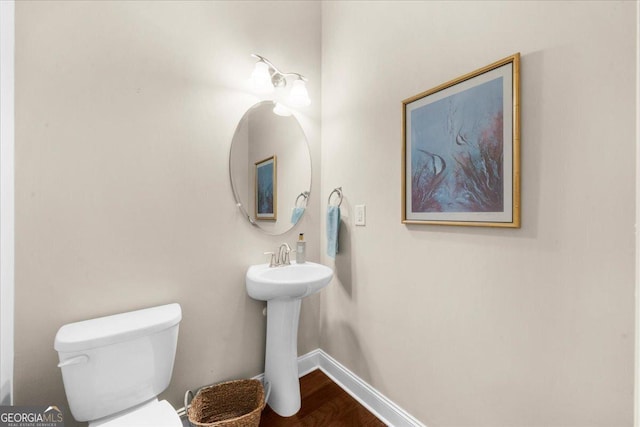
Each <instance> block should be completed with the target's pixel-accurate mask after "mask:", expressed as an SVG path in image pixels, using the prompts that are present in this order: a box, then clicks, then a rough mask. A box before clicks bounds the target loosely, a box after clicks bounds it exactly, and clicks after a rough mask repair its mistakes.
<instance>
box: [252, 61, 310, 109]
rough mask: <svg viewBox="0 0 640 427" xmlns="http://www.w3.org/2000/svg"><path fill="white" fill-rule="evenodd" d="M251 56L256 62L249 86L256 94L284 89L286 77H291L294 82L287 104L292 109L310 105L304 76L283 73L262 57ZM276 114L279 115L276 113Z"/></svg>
mask: <svg viewBox="0 0 640 427" xmlns="http://www.w3.org/2000/svg"><path fill="white" fill-rule="evenodd" d="M251 56H253V57H254V58H256V59H257V60H258V62H256V66H255V68H254V69H253V73H251V79H250V81H251V85H252V86H253V89H254V90H255V91H256V92H259V93H272V92H274V90H275V88H284V87H286V86H287V77H293V78H295V80H294V81H293V87H292V88H291V92H290V93H289V99H288V104H289V105H291V106H293V107H307V106H308V105H309V104H311V99H309V92H307V86H306V82H307V78H306V77H305V76H303V75H302V74H299V73H283V72H282V71H280V70H278V68H276V66H275V65H273V64H272V63H271V61H269V60H268V59H267V58H265V57H264V56H260V55H258V54H255V53H252V54H251ZM276 108H277V106H276ZM274 112H275V109H274ZM276 114H279V113H278V112H276Z"/></svg>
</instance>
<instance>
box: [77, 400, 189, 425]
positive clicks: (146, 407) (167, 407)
mask: <svg viewBox="0 0 640 427" xmlns="http://www.w3.org/2000/svg"><path fill="white" fill-rule="evenodd" d="M146 426H149V427H182V421H181V420H180V417H179V416H178V413H177V412H176V410H175V409H174V408H173V406H171V404H170V403H169V402H167V401H166V400H161V401H158V399H153V400H151V401H149V402H147V403H144V404H142V405H140V406H138V407H136V408H135V409H133V410H130V411H125V412H124V413H122V412H121V413H120V414H119V415H115V416H111V417H107V418H103V419H102V420H96V421H95V422H92V423H89V427H146Z"/></svg>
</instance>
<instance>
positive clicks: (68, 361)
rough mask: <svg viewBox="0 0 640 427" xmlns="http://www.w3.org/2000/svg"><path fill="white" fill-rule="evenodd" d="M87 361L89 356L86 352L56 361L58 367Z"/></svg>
mask: <svg viewBox="0 0 640 427" xmlns="http://www.w3.org/2000/svg"><path fill="white" fill-rule="evenodd" d="M88 361H89V356H87V355H86V354H81V355H79V356H74V357H71V358H69V359H66V360H63V361H61V362H60V363H58V368H63V367H65V366H71V365H78V364H80V363H87V362H88Z"/></svg>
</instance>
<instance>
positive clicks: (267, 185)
mask: <svg viewBox="0 0 640 427" xmlns="http://www.w3.org/2000/svg"><path fill="white" fill-rule="evenodd" d="M255 165H256V173H255V175H256V185H255V192H256V197H255V201H256V204H255V206H256V212H255V214H256V215H255V218H256V219H258V220H269V221H275V220H276V219H277V218H278V206H277V189H278V185H277V176H278V169H277V162H276V156H275V154H274V155H273V156H271V157H267V158H266V159H264V160H260V161H259V162H256V163H255Z"/></svg>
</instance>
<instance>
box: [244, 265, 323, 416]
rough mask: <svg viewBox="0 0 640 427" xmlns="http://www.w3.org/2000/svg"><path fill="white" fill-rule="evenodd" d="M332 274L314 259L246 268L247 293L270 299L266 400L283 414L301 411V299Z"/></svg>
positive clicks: (266, 359)
mask: <svg viewBox="0 0 640 427" xmlns="http://www.w3.org/2000/svg"><path fill="white" fill-rule="evenodd" d="M332 277H333V270H331V269H330V268H329V267H327V266H325V265H321V264H316V263H313V262H305V263H303V264H296V263H295V262H292V263H291V265H284V266H278V267H269V264H260V265H252V266H251V267H249V270H247V276H246V285H247V293H248V294H249V296H250V297H251V298H253V299H257V300H260V301H267V351H266V355H265V368H264V379H265V383H268V384H269V385H270V387H271V393H270V395H269V400H268V402H267V403H268V404H269V406H270V407H271V409H273V410H274V411H275V412H276V413H277V414H278V415H281V416H283V417H290V416H291V415H294V414H295V413H296V412H298V411H299V410H300V383H299V381H298V362H297V359H298V321H299V319H300V304H301V302H302V298H304V297H306V296H309V295H312V294H315V293H316V292H318V291H320V290H321V289H322V288H324V287H325V286H327V285H328V284H329V282H330V281H331V278H332Z"/></svg>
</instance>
